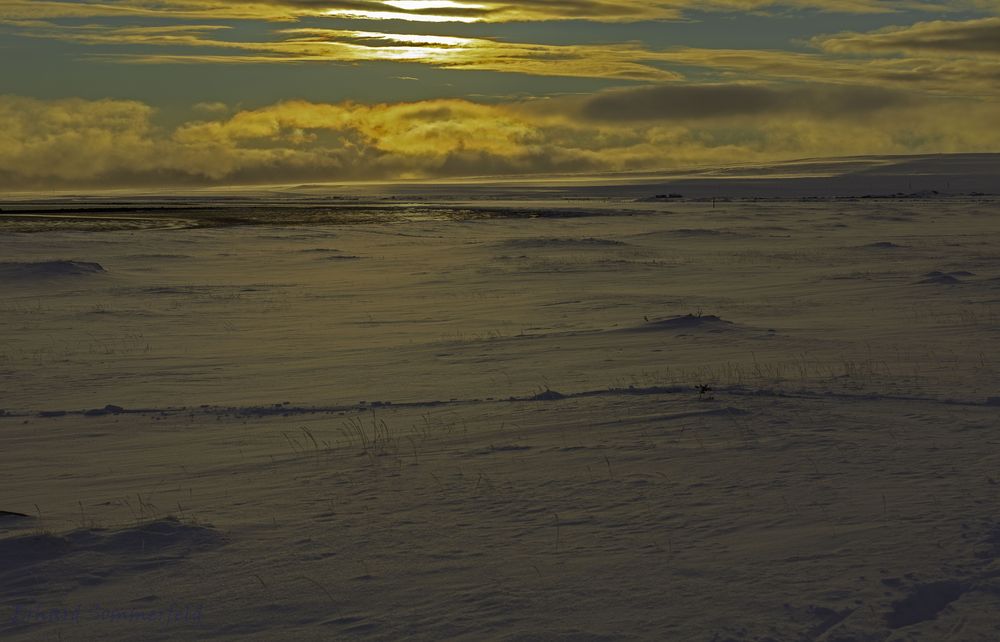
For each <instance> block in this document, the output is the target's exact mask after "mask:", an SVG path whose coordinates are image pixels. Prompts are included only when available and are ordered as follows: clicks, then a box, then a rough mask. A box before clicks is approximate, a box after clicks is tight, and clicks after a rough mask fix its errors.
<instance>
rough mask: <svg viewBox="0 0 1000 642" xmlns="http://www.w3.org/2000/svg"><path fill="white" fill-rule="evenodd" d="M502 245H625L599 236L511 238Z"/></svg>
mask: <svg viewBox="0 0 1000 642" xmlns="http://www.w3.org/2000/svg"><path fill="white" fill-rule="evenodd" d="M497 245H499V246H500V247H513V248H522V249H523V248H557V249H558V248H598V247H616V246H620V245H625V243H624V242H622V241H614V240H612V239H598V238H593V237H590V238H582V239H570V238H540V239H509V240H507V241H501V242H500V243H498V244H497Z"/></svg>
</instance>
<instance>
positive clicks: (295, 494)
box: [0, 197, 1000, 642]
mask: <svg viewBox="0 0 1000 642" xmlns="http://www.w3.org/2000/svg"><path fill="white" fill-rule="evenodd" d="M493 206H504V205H503V204H500V205H497V204H495V203H494V205H493ZM506 206H510V207H516V208H517V209H518V211H520V212H522V213H523V212H525V211H530V210H531V209H532V207H537V206H538V204H533V203H531V202H520V203H514V204H508V205H506ZM546 207H547V208H549V209H547V210H546V211H547V212H550V213H551V204H549V205H547V206H546ZM561 207H562V208H563V209H573V208H574V207H578V208H579V209H584V210H588V211H590V210H594V208H595V207H596V208H598V209H603V215H596V214H597V212H595V215H593V216H586V217H573V218H560V217H553V216H546V217H541V218H483V219H480V218H479V217H467V218H468V220H461V219H462V217H456V218H458V219H460V220H447V218H448V217H428V218H427V220H421V217H420V216H413V217H410V218H409V219H408V220H406V221H405V222H399V223H391V222H379V223H365V224H354V225H335V224H315V225H294V226H291V225H286V226H282V225H277V224H275V225H252V226H249V225H248V226H236V227H220V228H198V229H187V228H184V227H173V228H168V229H157V226H156V225H152V226H147V225H145V224H144V225H141V226H138V227H136V228H135V229H110V230H100V229H97V230H93V229H91V230H89V231H72V230H62V231H60V230H59V229H55V230H54V231H47V232H44V233H36V234H21V233H7V234H4V235H0V328H2V334H0V409H2V411H3V416H2V417H0V443H2V453H3V454H2V462H3V465H2V467H0V511H10V512H11V513H20V514H23V516H20V515H14V514H12V515H0V636H2V637H3V638H4V639H13V640H57V639H62V640H94V639H121V640H126V639H129V640H132V639H136V640H138V639H143V640H185V639H204V640H215V639H232V640H236V639H241V640H242V639H249V640H278V639H295V640H329V639H340V638H348V637H365V638H372V639H400V638H404V637H412V638H415V639H424V640H439V639H445V638H463V639H504V640H536V639H537V640H560V639H561V640H570V639H572V640H603V639H649V640H705V641H709V640H716V641H720V642H721V641H722V640H825V641H827V642H832V641H834V640H839V641H847V640H873V641H874V640H880V641H881V640H918V639H919V640H996V639H1000V615H998V613H1000V562H998V561H997V558H998V557H1000V513H998V509H1000V449H998V444H1000V433H998V428H1000V421H998V416H1000V353H998V352H997V350H996V345H998V340H1000V224H998V215H1000V202H998V201H997V200H996V199H994V198H990V197H982V198H968V197H966V198H934V199H919V198H907V199H898V200H885V199H869V200H856V201H853V200H842V201H840V200H826V201H816V202H795V201H782V202H778V201H761V202H752V201H746V202H719V203H715V204H714V205H713V203H711V202H709V201H702V202H693V201H683V202H678V201H671V200H669V199H668V200H666V201H664V200H662V199H653V200H651V201H646V202H631V201H626V200H621V201H616V202H614V203H611V204H608V203H605V204H603V205H600V206H598V205H595V204H594V203H593V202H590V201H587V202H586V203H580V204H576V205H575V204H574V203H573V202H570V201H565V200H563V201H562V205H561ZM56 227H57V228H58V226H56ZM147 227H150V229H146V228H147ZM697 386H710V387H711V390H710V391H705V392H700V391H699V390H698V389H697Z"/></svg>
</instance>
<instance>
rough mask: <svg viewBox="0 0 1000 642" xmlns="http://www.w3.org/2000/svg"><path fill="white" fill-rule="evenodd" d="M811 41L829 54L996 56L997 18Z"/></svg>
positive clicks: (924, 24) (999, 49)
mask: <svg viewBox="0 0 1000 642" xmlns="http://www.w3.org/2000/svg"><path fill="white" fill-rule="evenodd" d="M813 42H814V44H816V45H817V46H818V47H819V48H821V49H823V50H824V51H828V52H832V53H868V54H872V53H886V52H907V53H918V54H944V55H962V56H968V55H986V56H1000V18H984V19H980V20H967V21H960V22H954V21H943V20H937V21H933V22H920V23H917V24H914V25H911V26H908V27H891V28H888V29H881V30H879V31H873V32H869V33H842V34H837V35H833V36H826V37H822V38H816V39H814V41H813Z"/></svg>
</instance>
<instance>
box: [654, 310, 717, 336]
mask: <svg viewBox="0 0 1000 642" xmlns="http://www.w3.org/2000/svg"><path fill="white" fill-rule="evenodd" d="M733 327H734V324H733V322H732V321H726V320H725V319H721V318H719V317H717V316H715V315H714V314H704V315H703V314H686V315H684V316H679V317H671V318H669V319H657V320H653V321H649V322H647V323H646V324H645V325H642V326H639V327H638V328H636V329H637V330H643V331H650V330H685V331H691V330H701V331H706V332H724V331H726V330H731V329H732V328H733Z"/></svg>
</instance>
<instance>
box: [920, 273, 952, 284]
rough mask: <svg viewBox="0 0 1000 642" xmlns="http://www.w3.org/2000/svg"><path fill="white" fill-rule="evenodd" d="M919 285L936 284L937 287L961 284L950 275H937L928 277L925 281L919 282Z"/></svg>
mask: <svg viewBox="0 0 1000 642" xmlns="http://www.w3.org/2000/svg"><path fill="white" fill-rule="evenodd" d="M919 283H921V284H923V283H937V284H938V285H955V284H957V283H961V281H959V280H958V279H956V278H955V277H953V276H952V275H950V274H937V275H935V276H929V277H927V278H926V279H924V280H922V281H919Z"/></svg>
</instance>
